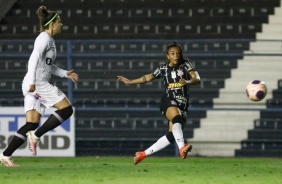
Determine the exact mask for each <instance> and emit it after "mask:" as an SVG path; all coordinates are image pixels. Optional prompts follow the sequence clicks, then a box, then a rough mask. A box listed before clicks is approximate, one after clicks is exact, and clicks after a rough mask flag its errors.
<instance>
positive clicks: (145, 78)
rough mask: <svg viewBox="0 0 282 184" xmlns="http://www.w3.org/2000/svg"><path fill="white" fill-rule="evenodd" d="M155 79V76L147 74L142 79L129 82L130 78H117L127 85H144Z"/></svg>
mask: <svg viewBox="0 0 282 184" xmlns="http://www.w3.org/2000/svg"><path fill="white" fill-rule="evenodd" d="M154 79H155V78H154V76H153V74H147V75H144V76H142V77H140V78H137V79H132V80H129V79H128V78H126V77H123V76H117V80H118V81H122V82H123V83H124V84H126V85H135V84H143V83H147V82H151V81H153V80H154Z"/></svg>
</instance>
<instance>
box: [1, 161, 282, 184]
mask: <svg viewBox="0 0 282 184" xmlns="http://www.w3.org/2000/svg"><path fill="white" fill-rule="evenodd" d="M15 162H16V163H17V164H19V165H20V167H19V168H8V167H5V166H4V165H0V183H1V184H6V183H8V184H10V183H11V184H14V183H17V184H33V183H36V184H44V183H52V184H55V183H56V184H57V183H58V184H74V183H77V184H88V183H103V184H104V183H107V184H108V183H111V184H130V183H134V184H166V183H167V184H178V183H187V184H194V183H196V184H197V183H204V184H211V183H212V184H213V183H216V184H221V183H225V184H232V183H236V184H242V183H245V184H252V183H261V184H276V183H277V184H278V183H279V184H280V183H282V159H281V158H280V159H278V158H277V159H274V158H271V159H265V158H199V157H191V158H188V159H186V160H181V159H180V158H175V157H170V158H167V157H148V158H146V159H145V160H144V161H143V162H141V163H140V164H138V165H137V166H135V165H133V158H132V157H100V158H95V157H77V158H40V157H34V158H17V157H16V158H15Z"/></svg>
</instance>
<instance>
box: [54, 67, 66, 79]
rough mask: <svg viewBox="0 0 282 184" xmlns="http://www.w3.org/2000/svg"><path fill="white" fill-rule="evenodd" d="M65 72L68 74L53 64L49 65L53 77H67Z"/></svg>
mask: <svg viewBox="0 0 282 184" xmlns="http://www.w3.org/2000/svg"><path fill="white" fill-rule="evenodd" d="M67 72H68V71H67V70H63V69H61V68H59V67H58V66H56V65H54V64H53V65H51V73H52V74H53V75H56V76H58V77H61V78H63V77H67Z"/></svg>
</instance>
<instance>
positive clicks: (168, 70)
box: [153, 60, 196, 100]
mask: <svg viewBox="0 0 282 184" xmlns="http://www.w3.org/2000/svg"><path fill="white" fill-rule="evenodd" d="M190 71H196V70H195V68H194V66H193V64H192V63H191V62H190V61H189V60H185V61H184V62H183V64H180V65H178V66H175V67H170V66H169V64H168V63H167V64H161V65H160V66H159V67H158V68H157V69H156V70H155V71H154V72H153V75H154V77H155V78H158V79H159V78H162V80H163V83H164V86H165V91H164V92H165V94H166V96H167V97H170V98H172V99H176V98H179V96H180V97H181V96H182V97H185V98H186V99H187V100H188V99H189V98H188V97H189V85H184V86H181V84H180V83H179V80H180V79H185V80H190V78H191V77H190V74H189V72H190Z"/></svg>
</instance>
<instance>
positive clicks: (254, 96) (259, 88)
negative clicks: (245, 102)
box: [246, 80, 267, 101]
mask: <svg viewBox="0 0 282 184" xmlns="http://www.w3.org/2000/svg"><path fill="white" fill-rule="evenodd" d="M246 93H247V96H248V98H249V99H250V100H252V101H261V100H262V99H263V98H264V97H265V95H266V93H267V88H266V85H265V83H264V82H263V81H261V80H253V81H251V82H250V83H249V84H248V85H247V87H246Z"/></svg>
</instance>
